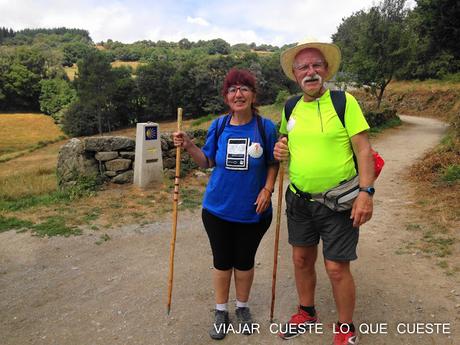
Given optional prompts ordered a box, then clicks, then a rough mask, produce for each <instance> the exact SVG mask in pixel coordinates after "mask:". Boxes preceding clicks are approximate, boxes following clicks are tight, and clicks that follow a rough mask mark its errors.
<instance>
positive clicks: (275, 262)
mask: <svg viewBox="0 0 460 345" xmlns="http://www.w3.org/2000/svg"><path fill="white" fill-rule="evenodd" d="M278 176H279V177H278V206H277V209H276V228H275V249H274V251H273V278H272V305H271V308H270V323H272V322H273V311H274V310H275V291H276V271H277V269H278V242H279V239H280V225H281V207H282V204H283V180H284V164H283V162H280V170H279V174H278Z"/></svg>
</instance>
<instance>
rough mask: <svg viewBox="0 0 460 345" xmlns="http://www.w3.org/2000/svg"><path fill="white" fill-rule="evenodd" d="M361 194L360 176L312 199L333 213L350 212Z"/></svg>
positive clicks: (313, 196)
mask: <svg viewBox="0 0 460 345" xmlns="http://www.w3.org/2000/svg"><path fill="white" fill-rule="evenodd" d="M358 194H359V176H358V175H356V176H355V177H353V178H352V179H350V180H348V181H345V182H343V183H341V184H339V185H338V186H337V187H334V188H331V189H329V190H327V191H325V192H323V193H321V194H316V195H312V199H313V200H315V201H318V202H320V203H322V204H324V205H326V206H327V207H329V208H330V209H331V210H333V211H346V210H350V209H351V208H352V206H353V202H354V201H355V199H356V197H357V196H358Z"/></svg>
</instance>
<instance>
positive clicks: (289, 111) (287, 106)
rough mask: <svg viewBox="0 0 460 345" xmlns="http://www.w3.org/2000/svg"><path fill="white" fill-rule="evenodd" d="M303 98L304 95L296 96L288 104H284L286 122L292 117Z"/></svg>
mask: <svg viewBox="0 0 460 345" xmlns="http://www.w3.org/2000/svg"><path fill="white" fill-rule="evenodd" d="M301 98H302V95H295V96H292V97H291V98H289V99H288V100H287V101H286V103H285V104H284V117H285V118H286V122H288V121H289V117H291V114H292V111H293V110H294V108H295V105H296V104H297V102H298V101H299V100H300V99H301Z"/></svg>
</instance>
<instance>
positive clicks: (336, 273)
mask: <svg viewBox="0 0 460 345" xmlns="http://www.w3.org/2000/svg"><path fill="white" fill-rule="evenodd" d="M325 265H326V272H327V275H328V276H329V279H330V280H331V281H333V282H340V281H342V280H343V279H344V278H345V277H348V276H349V275H351V273H350V263H349V262H334V261H326V263H325Z"/></svg>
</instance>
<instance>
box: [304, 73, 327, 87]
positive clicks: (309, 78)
mask: <svg viewBox="0 0 460 345" xmlns="http://www.w3.org/2000/svg"><path fill="white" fill-rule="evenodd" d="M310 81H319V82H320V83H322V82H323V79H322V78H321V76H320V75H319V74H315V75H312V76H305V77H304V78H303V79H302V85H305V83H308V82H310Z"/></svg>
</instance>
